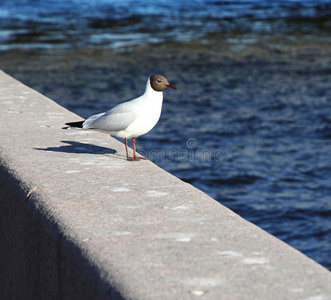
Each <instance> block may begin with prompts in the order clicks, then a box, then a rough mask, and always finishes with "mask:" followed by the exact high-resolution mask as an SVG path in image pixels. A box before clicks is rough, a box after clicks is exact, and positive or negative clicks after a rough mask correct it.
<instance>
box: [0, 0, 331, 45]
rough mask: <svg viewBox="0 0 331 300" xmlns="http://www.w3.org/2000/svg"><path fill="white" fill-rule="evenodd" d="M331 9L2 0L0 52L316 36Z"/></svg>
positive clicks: (256, 0)
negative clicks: (216, 36) (248, 35)
mask: <svg viewBox="0 0 331 300" xmlns="http://www.w3.org/2000/svg"><path fill="white" fill-rule="evenodd" d="M330 8H331V5H330V1H327V0H314V1H311V0H307V1H298V0H297V1H296V0H292V1H285V0H276V1H267V0H265V1H261V0H238V1H212V0H209V1H208V0H182V1H174V0H172V1H171V0H158V1H154V0H147V1H134V0H122V1H111V0H67V1H54V0H2V1H1V3H0V20H1V24H0V40H2V41H3V43H2V45H1V47H0V49H10V48H18V47H22V48H24V47H29V48H32V47H35V48H54V47H58V48H68V47H96V46H98V47H100V46H105V47H112V48H117V47H121V46H125V45H137V44H145V43H164V42H169V41H170V42H171V41H185V40H190V39H192V38H201V39H204V37H205V36H206V34H207V33H213V32H219V33H220V32H222V33H224V34H228V33H229V32H233V31H243V32H245V31H247V32H251V31H254V32H259V31H262V32H269V33H272V34H276V33H277V32H283V31H289V30H292V31H296V30H299V31H305V30H306V28H305V27H306V26H308V27H309V28H308V31H309V32H310V33H311V34H312V33H314V31H316V30H318V31H320V30H321V29H324V30H329V29H330V26H331V24H330V21H329V20H330V18H329V16H330V12H329V11H330ZM316 16H318V18H317V19H316ZM303 21H304V22H303Z"/></svg>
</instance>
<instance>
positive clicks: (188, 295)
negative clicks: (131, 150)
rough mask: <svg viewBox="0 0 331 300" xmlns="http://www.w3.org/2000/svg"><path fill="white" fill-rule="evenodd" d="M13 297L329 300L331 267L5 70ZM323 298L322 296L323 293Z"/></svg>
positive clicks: (6, 221) (2, 280) (0, 246)
mask: <svg viewBox="0 0 331 300" xmlns="http://www.w3.org/2000/svg"><path fill="white" fill-rule="evenodd" d="M0 91H1V93H0V103H1V111H0V114H1V116H0V128H1V131H0V136H1V139H0V140H1V145H0V147H1V148H0V151H1V153H0V157H1V166H0V178H1V181H0V185H1V191H2V195H1V202H0V209H1V210H0V229H1V233H0V235H1V236H0V265H1V275H0V294H1V295H3V297H4V299H21V298H24V299H196V298H198V299H254V300H257V299H277V300H278V299H331V296H330V295H331V275H330V272H329V271H328V270H326V269H325V268H323V267H322V266H320V265H319V264H317V263H316V262H314V261H313V260H311V259H309V258H307V257H306V256H305V255H303V254H302V253H300V252H299V251H297V250H295V249H293V248H292V247H290V246H288V245H287V244H285V243H283V242H281V241H280V240H278V239H277V238H275V237H273V236H271V235H269V234H268V233H266V232H265V231H263V230H261V229H260V228H258V227H256V226H255V225H253V224H251V223H249V222H247V221H245V220H244V219H242V218H241V217H239V216H238V215H236V214H235V213H233V212H232V211H230V210H229V209H227V208H225V207H224V206H222V205H221V204H219V203H218V202H217V201H215V200H214V199H212V198H210V197H209V196H207V195H206V194H204V193H203V192H201V191H199V190H198V189H196V188H194V187H192V186H191V185H189V184H186V183H184V182H182V181H180V180H179V179H178V178H176V177H174V176H172V175H170V174H169V173H167V172H165V171H164V170H162V169H160V168H158V167H157V166H156V165H154V164H153V163H151V162H149V161H139V162H128V161H126V159H125V153H124V146H123V145H122V144H121V143H120V142H118V141H116V140H115V139H112V138H110V137H107V136H106V135H104V134H101V133H93V132H88V131H86V132H85V131H78V130H70V131H65V130H61V127H62V126H63V124H64V123H65V122H67V121H72V120H79V119H80V118H79V117H78V116H77V115H75V114H73V113H71V112H69V111H68V110H66V109H64V108H63V107H61V106H59V105H57V104H56V103H55V102H53V101H52V100H50V99H48V98H46V97H44V96H43V95H41V94H39V93H37V92H36V91H34V90H32V89H30V88H28V87H26V86H24V85H23V84H21V83H20V82H18V81H16V80H15V79H13V78H11V77H9V76H8V75H6V74H5V73H3V72H0ZM314 297H316V298H314Z"/></svg>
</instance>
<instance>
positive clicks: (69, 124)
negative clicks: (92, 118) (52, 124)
mask: <svg viewBox="0 0 331 300" xmlns="http://www.w3.org/2000/svg"><path fill="white" fill-rule="evenodd" d="M84 122H85V121H79V122H69V123H66V125H68V126H65V127H62V129H68V128H69V127H76V128H83V123H84Z"/></svg>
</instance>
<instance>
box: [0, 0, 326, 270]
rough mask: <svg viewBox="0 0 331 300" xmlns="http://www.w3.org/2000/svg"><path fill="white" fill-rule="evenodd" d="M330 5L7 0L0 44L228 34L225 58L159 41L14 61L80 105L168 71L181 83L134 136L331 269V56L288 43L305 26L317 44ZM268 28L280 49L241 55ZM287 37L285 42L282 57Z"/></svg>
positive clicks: (144, 149) (211, 39) (112, 42)
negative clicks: (155, 54)
mask: <svg viewBox="0 0 331 300" xmlns="http://www.w3.org/2000/svg"><path fill="white" fill-rule="evenodd" d="M142 3H144V4H142ZM330 15H331V5H330V2H329V1H322V0H321V1H320V0H318V1H282V0H276V1H263V0H262V1H254V0H242V1H241V0H238V1H207V0H204V1H203V0H191V1H171V0H167V1H165V0H159V1H141V2H139V1H128V0H126V1H108V0H99V1H90V0H89V1H87V0H80V1H78V0H77V1H75V0H67V1H56V2H55V1H45V0H44V1H38V0H36V1H29V0H10V1H8V0H4V1H2V2H1V4H0V18H1V24H0V41H1V43H0V50H3V51H5V50H8V49H11V50H13V49H23V48H24V49H33V51H39V49H40V48H43V49H45V48H46V49H48V51H49V50H52V49H53V50H54V49H62V50H63V49H70V51H75V49H80V48H91V49H93V48H100V47H103V48H107V49H119V47H122V46H127V45H144V44H147V43H156V44H159V45H160V44H163V43H175V42H183V41H190V40H192V39H195V40H199V42H200V43H201V44H203V45H208V44H210V45H213V47H216V48H217V47H219V53H220V55H223V56H222V57H223V58H222V59H220V60H218V58H217V56H216V55H215V54H210V53H208V51H206V50H203V51H202V50H201V53H199V54H197V56H196V58H192V57H190V55H185V54H180V55H179V54H178V55H177V54H176V53H175V54H164V55H165V58H166V59H162V57H161V58H160V57H159V58H158V59H154V60H151V61H148V59H147V60H146V59H143V58H141V65H140V67H139V68H137V66H136V65H132V66H130V65H129V66H127V65H125V64H123V68H122V69H121V68H119V69H116V68H115V67H112V62H111V61H107V64H106V65H105V66H96V65H93V63H90V65H88V59H86V60H85V61H84V64H86V65H84V64H83V63H82V64H81V65H80V64H79V63H78V62H77V63H76V64H75V62H74V63H72V59H73V57H76V56H75V55H73V56H71V60H69V59H68V62H70V63H68V64H71V63H72V64H73V67H72V69H70V70H69V71H67V72H66V71H65V70H60V67H59V68H56V67H54V68H53V69H52V68H51V67H50V68H49V70H48V69H47V68H45V64H44V65H43V64H40V65H38V61H36V62H34V65H33V67H31V68H30V69H24V68H23V67H22V66H21V65H20V66H17V67H16V68H15V67H12V68H11V69H10V70H12V71H13V72H12V74H13V75H15V76H16V77H17V78H19V79H20V78H21V79H22V80H23V79H24V80H25V81H24V82H25V83H27V84H28V85H30V86H32V87H34V88H36V89H38V90H39V91H41V92H43V93H44V94H46V95H49V96H50V97H52V98H53V99H55V100H57V101H58V102H59V103H61V104H62V105H65V106H66V107H67V108H69V109H70V110H73V111H75V112H77V113H78V114H80V115H82V116H83V117H88V116H89V115H91V114H93V113H97V112H101V111H104V110H106V109H108V108H110V107H111V106H113V105H115V104H117V103H119V102H121V101H123V100H127V99H128V98H129V97H135V96H138V95H139V93H141V92H143V87H144V85H145V80H146V79H147V78H145V77H146V75H145V74H147V75H149V73H150V72H159V71H160V72H163V71H166V75H167V77H168V78H169V80H170V81H171V83H173V84H176V85H177V86H178V87H179V91H178V92H175V91H172V90H170V91H166V92H165V103H164V108H163V113H162V117H161V120H160V121H159V123H158V125H157V126H156V127H155V128H154V129H153V130H152V131H151V132H150V133H148V134H147V135H145V136H143V137H141V138H139V140H138V148H139V150H140V152H141V153H143V154H145V155H146V156H147V157H149V158H150V159H151V160H153V161H154V162H155V163H157V164H158V165H159V166H161V167H162V168H164V169H166V170H168V171H169V172H171V173H172V174H174V175H176V176H178V177H179V178H181V179H183V180H185V181H187V182H189V183H191V184H193V185H194V186H196V187H198V188H199V189H201V190H203V191H205V192H206V193H208V194H209V195H211V196H212V197H214V198H215V199H217V200H218V201H220V202H221V203H222V204H224V205H226V206H228V207H229V208H231V209H232V210H234V211H235V212H237V213H239V214H240V215H241V216H243V217H244V218H246V219H247V220H249V221H252V222H253V223H255V224H257V225H259V226H260V227H262V228H264V229H265V230H267V231H268V232H270V233H271V234H273V235H275V236H277V237H279V238H280V239H282V240H284V241H286V242H287V243H289V244H290V245H292V246H294V247H295V248H297V249H299V250H300V251H302V252H304V253H305V254H307V255H308V256H309V257H311V258H313V259H314V260H316V261H318V262H319V263H321V264H323V265H324V266H326V267H327V268H329V269H331V263H330V257H331V251H330V248H331V199H330V195H331V158H330V153H331V146H330V141H331V105H330V104H331V57H329V58H326V60H325V61H324V62H323V63H320V62H319V63H316V59H315V56H316V55H317V56H318V53H312V54H309V55H306V54H305V55H302V57H300V56H296V57H295V59H296V61H294V60H293V61H291V47H292V46H291V45H290V44H287V42H289V41H292V40H293V39H296V40H300V38H301V37H302V36H304V37H305V38H306V39H307V38H309V39H310V40H311V41H312V43H313V44H315V43H314V41H325V40H328V39H330V37H331V21H330V20H331V18H330ZM238 33H239V34H240V37H241V39H240V40H239V41H238V40H236V39H237V35H236V34H238ZM294 33H295V34H298V33H299V36H298V35H294ZM259 35H267V36H268V37H269V38H272V37H273V38H275V39H279V41H280V42H279V45H276V46H275V44H274V45H272V46H271V45H269V44H263V45H260V46H259V48H258V49H259V51H262V50H263V51H266V52H268V53H273V55H274V56H272V59H269V58H263V57H262V58H261V57H260V58H258V59H257V58H256V57H257V56H258V54H256V57H255V56H254V53H253V54H252V55H246V56H242V57H241V58H238V56H239V54H238V53H239V52H240V51H241V52H240V53H242V51H245V47H247V45H250V43H255V42H256V41H255V39H254V37H256V36H259ZM218 36H222V37H223V39H222V41H223V42H224V43H227V44H233V45H234V46H233V48H231V49H232V51H231V52H230V53H229V52H227V53H226V54H222V51H223V48H222V47H223V46H224V45H223V44H221V45H218V44H217V37H218ZM215 37H216V39H215ZM215 45H216V46H215ZM304 47H306V48H307V49H308V48H309V47H310V46H309V44H305V45H304ZM314 47H315V45H314ZM299 48H300V47H299ZM261 49H262V50H261ZM282 49H285V50H286V51H287V53H290V54H289V55H288V56H287V57H286V59H285V58H284V59H283V58H282V57H281V54H282V51H283V50H282ZM285 50H284V51H285ZM320 50H321V51H324V50H323V49H322V46H321V49H320ZM54 51H55V50H54ZM160 51H162V48H160ZM173 51H175V50H173ZM178 51H179V50H178ZM35 53H38V52H35ZM49 53H55V52H49ZM263 53H264V52H263ZM307 53H308V52H307ZM321 53H322V52H321ZM323 53H324V52H323ZM216 54H218V52H217V53H216ZM124 55H125V53H124V54H123V55H122V56H120V57H121V59H123V57H124ZM130 55H132V53H131V54H130ZM144 55H145V56H144V57H146V56H148V53H147V54H146V53H145V54H144ZM226 55H228V59H227V58H226ZM128 56H129V55H128ZM278 56H279V57H280V58H277V59H274V57H278ZM34 57H35V56H34ZM224 57H225V58H224ZM56 59H58V58H57V56H54V61H55V60H56ZM137 59H138V58H137ZM293 59H294V55H293ZM105 60H107V56H105ZM131 61H134V58H131ZM68 64H67V65H68ZM87 65H88V66H87ZM124 65H125V67H124ZM54 66H56V62H54ZM0 67H1V65H0ZM142 70H143V71H142ZM153 70H156V71H153ZM119 72H127V73H125V74H122V75H121V77H119V76H118V74H119ZM116 74H117V75H116ZM92 75H93V76H92ZM132 78H135V81H134V82H131V81H130V80H132ZM128 81H130V84H128ZM234 230H235V228H234Z"/></svg>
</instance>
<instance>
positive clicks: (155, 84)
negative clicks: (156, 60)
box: [149, 75, 177, 92]
mask: <svg viewBox="0 0 331 300" xmlns="http://www.w3.org/2000/svg"><path fill="white" fill-rule="evenodd" d="M149 81H150V84H151V87H152V89H153V90H154V91H157V92H162V91H164V90H165V89H166V88H172V89H175V90H177V88H176V87H175V86H174V85H172V84H170V83H169V82H168V80H167V78H165V77H164V76H162V75H152V76H151V77H150V78H149Z"/></svg>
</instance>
